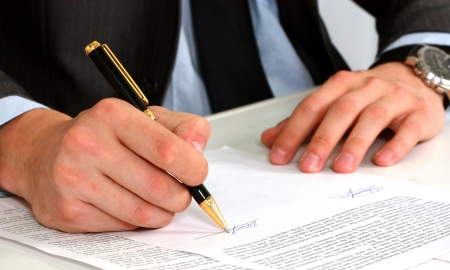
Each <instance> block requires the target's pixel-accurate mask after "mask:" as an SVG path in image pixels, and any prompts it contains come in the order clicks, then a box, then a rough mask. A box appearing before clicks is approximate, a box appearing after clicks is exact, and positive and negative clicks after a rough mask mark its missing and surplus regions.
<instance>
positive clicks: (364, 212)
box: [0, 148, 450, 270]
mask: <svg viewBox="0 0 450 270" xmlns="http://www.w3.org/2000/svg"><path fill="white" fill-rule="evenodd" d="M205 155H206V157H207V159H208V161H209V167H210V172H209V175H208V178H207V180H206V182H205V185H206V186H207V187H208V189H209V191H210V192H211V193H212V194H213V195H214V198H215V200H216V202H217V203H218V204H219V206H220V208H221V210H222V214H223V215H224V217H225V219H226V220H227V222H228V225H229V227H230V229H231V232H230V233H225V232H223V231H221V230H220V228H218V227H217V225H216V224H214V222H213V221H212V220H210V218H209V217H208V216H207V215H206V214H205V213H203V212H202V210H201V209H200V208H199V207H198V205H196V204H195V203H192V204H191V206H190V207H189V208H188V210H187V211H185V212H183V213H181V214H178V215H176V217H175V219H174V221H173V222H172V223H171V224H169V225H168V226H167V227H165V228H162V229H158V230H148V229H140V230H136V231H129V232H117V233H102V234H81V235H68V234H65V233H61V232H57V231H54V230H50V229H46V228H44V227H42V226H40V225H39V224H37V223H36V222H35V221H34V219H33V218H32V216H31V215H30V214H29V213H28V212H27V211H26V210H21V209H26V208H25V207H23V206H20V205H19V204H17V203H16V202H17V201H13V202H12V201H11V199H2V200H0V201H4V202H5V200H9V201H7V203H8V204H9V205H13V206H15V207H18V208H21V209H17V208H8V209H5V210H2V213H3V214H1V216H0V233H1V236H2V237H5V238H9V239H14V240H17V241H20V242H22V243H25V244H29V245H32V246H36V247H38V248H40V249H42V250H44V251H47V252H50V253H52V254H58V255H61V256H67V257H70V258H72V259H76V260H80V261H83V262H84V263H89V264H92V265H96V266H99V267H102V268H108V269H112V268H117V269H241V268H249V269H311V270H312V269H406V268H409V267H412V266H415V265H419V264H421V263H424V262H427V261H429V260H431V259H433V258H435V257H437V256H439V255H442V254H445V253H447V252H450V193H448V192H444V191H440V190H436V189H431V188H427V187H424V186H418V185H415V184H411V183H409V182H406V181H403V180H398V179H388V178H384V177H383V178H382V177H376V176H371V175H363V174H358V173H353V174H336V173H333V172H331V171H324V172H322V173H318V174H304V173H301V172H300V171H299V170H298V168H297V167H296V165H295V164H291V165H287V166H273V165H270V164H269V162H268V161H267V159H266V158H265V157H260V156H253V155H249V154H246V153H242V152H238V151H235V150H231V149H227V148H225V149H220V150H215V151H209V152H206V154H205ZM5 211H6V212H5ZM8 211H10V212H14V213H15V215H18V216H19V218H15V219H12V220H9V221H8V219H6V220H7V221H6V225H4V224H5V221H2V220H4V219H5V218H7V216H6V214H4V213H7V212H8ZM18 211H22V212H21V213H22V214H18ZM8 222H9V223H8ZM13 228H14V229H13ZM38 244H39V245H40V246H38ZM127 263H130V265H127ZM169 264H170V266H168V265H169ZM202 264H203V265H202ZM190 266H193V267H194V268H189V267H190ZM128 267H130V268H128ZM131 267H133V268H131ZM158 267H159V268H158ZM164 267H165V268H164Z"/></svg>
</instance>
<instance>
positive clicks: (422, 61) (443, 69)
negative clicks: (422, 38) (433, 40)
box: [417, 46, 450, 85]
mask: <svg viewBox="0 0 450 270" xmlns="http://www.w3.org/2000/svg"><path fill="white" fill-rule="evenodd" d="M418 58H419V63H417V64H418V66H420V69H421V70H422V72H423V73H424V74H425V75H426V77H427V79H429V80H432V81H434V82H435V83H436V84H444V85H450V55H448V54H447V53H446V52H444V51H442V50H440V49H438V48H435V47H428V46H426V47H423V48H422V49H421V50H419V52H418Z"/></svg>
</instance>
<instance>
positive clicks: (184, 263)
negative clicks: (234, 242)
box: [0, 197, 242, 270]
mask: <svg viewBox="0 0 450 270" xmlns="http://www.w3.org/2000/svg"><path fill="white" fill-rule="evenodd" d="M6 203H7V204H6ZM11 205H14V206H16V207H20V208H25V209H26V208H27V205H25V204H24V203H23V201H22V200H20V199H19V198H17V197H16V198H4V199H0V236H1V237H4V238H8V239H11V240H15V241H18V242H21V243H23V244H26V245H30V246H33V247H35V248H38V249H40V250H43V251H45V252H48V253H50V254H54V255H59V256H62V257H66V258H70V259H73V260H78V261H80V262H83V263H87V264H90V265H93V266H96V267H99V268H103V269H140V270H144V269H160V270H163V269H171V270H173V269H215V270H237V269H242V268H240V267H235V266H232V265H227V264H224V263H221V262H218V261H215V260H212V259H210V258H206V257H203V256H198V255H196V254H190V253H187V252H182V251H177V250H170V249H166V248H162V247H157V246H154V245H150V244H146V243H143V242H141V241H135V240H132V239H127V238H123V237H120V236H116V235H113V234H110V233H91V234H70V233H64V232H60V231H57V230H53V229H49V228H46V227H43V226H41V225H40V224H38V223H37V222H36V220H35V219H34V217H33V216H32V215H31V213H30V212H29V211H27V210H24V209H19V208H15V207H12V206H11ZM0 268H1V267H0Z"/></svg>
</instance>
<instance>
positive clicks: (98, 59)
mask: <svg viewBox="0 0 450 270" xmlns="http://www.w3.org/2000/svg"><path fill="white" fill-rule="evenodd" d="M89 57H90V58H91V60H92V61H93V62H94V64H95V65H96V66H97V68H98V70H100V72H101V73H102V75H103V77H105V79H106V80H107V81H108V83H109V84H110V85H111V87H112V88H113V89H114V91H115V92H116V94H117V95H118V96H119V98H120V99H122V100H125V101H127V102H128V103H130V104H131V105H133V106H134V107H136V108H137V109H139V110H141V111H145V110H146V109H147V106H146V105H145V104H144V102H142V100H141V99H140V98H139V96H138V95H136V94H135V92H134V89H133V87H132V86H131V85H130V84H129V83H128V81H127V80H126V79H125V78H124V76H123V75H122V73H121V72H120V70H119V69H118V68H117V66H116V64H114V62H113V61H112V60H111V58H110V57H109V56H108V54H107V53H106V52H105V50H104V49H103V48H102V47H98V48H96V49H95V50H93V51H91V52H90V53H89Z"/></svg>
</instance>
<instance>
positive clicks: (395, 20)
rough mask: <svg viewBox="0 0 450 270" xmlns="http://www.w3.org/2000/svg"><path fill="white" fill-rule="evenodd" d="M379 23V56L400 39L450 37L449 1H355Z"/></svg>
mask: <svg viewBox="0 0 450 270" xmlns="http://www.w3.org/2000/svg"><path fill="white" fill-rule="evenodd" d="M354 1H355V2H356V3H357V4H358V5H360V6H361V7H362V8H364V9H365V10H367V11H368V12H369V13H370V14H372V15H373V16H374V17H375V19H376V28H377V32H378V35H379V44H378V52H382V51H383V50H384V49H385V48H386V47H387V46H389V44H391V43H392V42H394V41H395V40H396V39H398V38H399V37H401V36H404V35H406V34H411V33H417V32H447V33H450V16H449V14H450V0H431V1H430V0H373V1H367V0H354Z"/></svg>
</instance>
